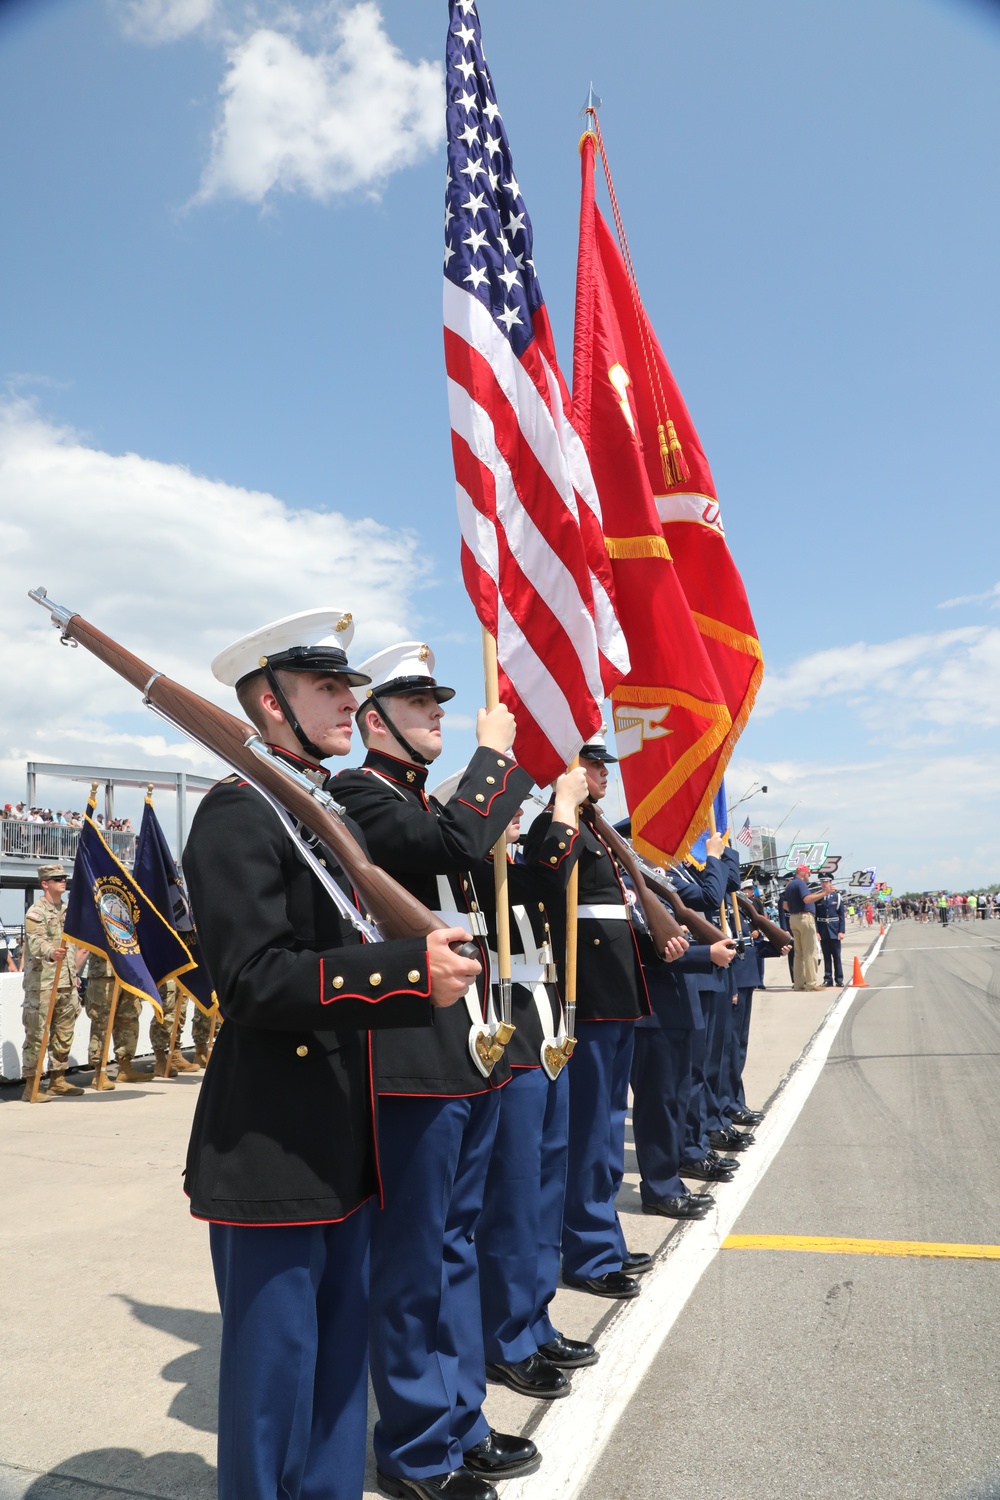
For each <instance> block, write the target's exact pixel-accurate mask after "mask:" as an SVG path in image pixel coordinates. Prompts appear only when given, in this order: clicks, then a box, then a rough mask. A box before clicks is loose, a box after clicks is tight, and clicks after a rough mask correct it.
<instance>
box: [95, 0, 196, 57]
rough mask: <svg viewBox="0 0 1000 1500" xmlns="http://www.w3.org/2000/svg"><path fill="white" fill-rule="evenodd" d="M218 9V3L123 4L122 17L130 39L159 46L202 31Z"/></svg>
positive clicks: (126, 0) (144, 0) (158, 0)
mask: <svg viewBox="0 0 1000 1500" xmlns="http://www.w3.org/2000/svg"><path fill="white" fill-rule="evenodd" d="M218 8H219V5H218V0H120V3H119V5H118V13H119V17H120V22H121V28H122V30H123V31H124V33H125V35H126V36H129V37H133V38H134V39H135V40H136V41H139V42H146V43H148V44H149V45H151V46H156V45H158V44H159V43H161V42H177V41H179V40H180V39H181V37H184V36H189V35H190V34H191V33H192V32H193V31H198V30H200V29H201V28H202V27H204V26H206V25H208V24H209V22H211V21H212V20H213V19H214V18H215V16H216V15H217V13H218Z"/></svg>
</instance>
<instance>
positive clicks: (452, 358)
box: [444, 0, 629, 785]
mask: <svg viewBox="0 0 1000 1500" xmlns="http://www.w3.org/2000/svg"><path fill="white" fill-rule="evenodd" d="M447 100H448V103H447V123H448V179H447V188H446V193H445V205H446V206H445V248H444V278H445V279H444V342H445V363H446V367H447V371H448V400H449V408H450V412H451V426H452V450H453V454H454V459H455V481H456V491H457V497H458V513H459V521H460V524H461V528H462V573H463V577H464V579H465V586H466V588H467V589H468V591H469V595H470V598H471V599H472V602H473V604H474V606H475V609H476V613H477V614H478V616H479V619H480V621H481V622H482V624H483V625H485V626H486V628H487V630H489V631H490V633H491V634H492V635H493V636H494V637H495V638H496V642H497V655H498V658H499V663H500V696H501V699H502V700H503V701H505V702H506V703H507V706H508V707H509V708H510V709H511V711H512V712H513V713H514V716H515V718H516V719H517V742H516V745H515V750H516V753H517V756H518V759H519V760H520V762H521V764H522V765H523V766H524V767H525V769H526V770H527V771H529V772H530V774H531V775H532V776H534V778H535V780H536V781H537V782H538V784H539V785H545V784H546V783H548V782H550V781H552V780H553V779H554V778H555V777H556V776H557V775H558V774H559V773H560V771H562V770H563V769H564V768H565V766H566V765H567V763H568V762H569V761H570V760H571V759H572V757H573V756H574V755H575V754H576V752H577V751H578V750H579V748H580V746H581V745H582V744H583V742H584V740H586V739H588V738H589V737H590V735H591V734H593V733H595V732H596V731H597V730H598V729H599V728H600V726H601V718H602V709H601V704H602V700H603V699H604V698H606V697H607V695H608V694H609V693H610V691H611V689H612V687H614V686H615V684H616V683H618V682H620V681H621V679H622V677H624V675H625V674H626V673H627V671H628V667H629V661H628V648H627V646H626V644H625V638H624V635H623V634H622V631H621V627H620V625H619V623H618V618H617V615H616V613H615V606H614V587H613V583H612V575H611V567H610V563H609V561H608V556H607V551H606V548H605V545H604V529H603V524H602V520H601V508H600V502H599V500H598V496H597V491H596V488H595V485H594V481H593V477H592V475H591V472H590V464H589V462H588V460H587V455H586V453H585V451H584V448H583V444H582V442H581V441H580V438H579V436H578V434H577V432H576V431H575V429H574V427H573V424H572V420H571V409H570V401H569V393H568V391H567V388H566V383H565V381H564V380H563V377H562V374H561V372H560V370H559V366H558V364H557V362H556V354H555V347H554V343H553V339H552V331H551V328H550V326H549V319H548V314H547V312H546V310H545V303H544V301H543V300H542V292H541V287H540V286H539V284H538V277H537V275H536V274H535V263H534V261H533V259H532V236H531V223H530V220H529V219H528V214H527V210H526V209H525V206H524V199H523V198H522V196H521V189H520V187H519V185H518V182H517V178H516V177H515V175H514V165H513V162H512V160H511V154H510V144H509V142H508V139H507V132H506V130H505V129H504V124H503V119H502V118H501V115H500V110H499V107H498V105H497V100H496V92H495V90H494V88H493V81H492V79H491V77H490V73H489V69H488V68H487V66H486V60H485V58H484V56H483V45H482V37H481V33H480V28H479V17H478V15H477V13H476V6H475V0H451V3H450V22H449V32H448V47H447Z"/></svg>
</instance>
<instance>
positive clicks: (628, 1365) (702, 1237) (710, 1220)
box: [503, 929, 891, 1500]
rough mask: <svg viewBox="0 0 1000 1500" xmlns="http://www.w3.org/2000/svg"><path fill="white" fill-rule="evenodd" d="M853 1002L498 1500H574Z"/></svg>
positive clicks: (809, 1053)
mask: <svg viewBox="0 0 1000 1500" xmlns="http://www.w3.org/2000/svg"><path fill="white" fill-rule="evenodd" d="M888 930H891V929H887V931H888ZM885 936H886V934H885V933H883V934H882V935H881V936H879V938H878V939H877V940H876V942H875V945H874V947H873V948H872V950H871V952H870V953H869V955H868V957H867V958H866V959H865V960H864V962H863V963H862V965H861V972H862V973H867V971H868V969H869V968H870V967H871V965H872V964H873V963H874V962H875V960H876V958H878V956H879V953H880V952H881V950H882V945H883V943H884V942H885ZM872 988H873V989H874V988H875V986H874V985H873V986H872ZM886 988H888V986H886ZM860 993H861V991H860V990H857V989H853V988H851V989H845V990H844V991H843V993H842V994H841V995H840V997H839V998H838V999H837V1000H836V1001H835V1003H834V1005H833V1006H832V1007H831V1009H830V1010H829V1011H828V1013H827V1016H826V1019H825V1020H824V1021H823V1023H822V1025H821V1026H820V1028H819V1030H818V1031H817V1032H816V1034H815V1035H814V1036H813V1038H812V1040H811V1041H810V1042H809V1043H808V1045H807V1047H806V1049H805V1051H804V1052H803V1053H802V1056H801V1057H800V1058H799V1060H798V1062H797V1063H796V1064H795V1065H794V1066H793V1068H792V1070H791V1071H790V1073H789V1074H788V1075H787V1077H786V1078H785V1080H784V1082H783V1083H782V1085H781V1087H780V1089H779V1091H778V1094H777V1096H776V1097H775V1099H774V1102H773V1103H772V1105H771V1107H770V1109H769V1110H768V1112H767V1115H766V1116H765V1118H764V1120H763V1121H762V1123H761V1124H760V1125H759V1126H757V1128H756V1129H755V1131H754V1134H755V1135H756V1137H757V1144H756V1145H755V1146H754V1148H753V1151H752V1152H751V1154H750V1155H749V1156H748V1157H744V1158H743V1162H742V1165H741V1167H740V1170H739V1172H738V1173H737V1174H736V1178H735V1180H734V1181H733V1182H731V1183H728V1184H726V1185H725V1186H724V1187H722V1188H721V1190H720V1189H719V1187H718V1186H716V1187H715V1189H714V1191H715V1192H716V1193H717V1195H718V1196H717V1199H716V1207H715V1208H714V1209H713V1210H712V1212H711V1213H710V1214H709V1215H708V1217H707V1218H705V1219H702V1220H701V1222H700V1223H689V1224H685V1225H683V1226H682V1228H680V1229H679V1230H678V1231H677V1232H676V1233H674V1234H673V1235H671V1237H670V1239H669V1241H668V1243H667V1245H666V1247H665V1251H664V1252H663V1258H662V1259H657V1262H656V1265H655V1266H654V1268H653V1270H652V1271H650V1272H649V1274H648V1275H646V1276H644V1277H643V1278H642V1294H641V1295H640V1296H639V1297H636V1298H635V1300H634V1301H632V1302H628V1303H624V1304H623V1305H622V1308H621V1311H620V1312H619V1313H618V1314H617V1316H616V1317H615V1318H614V1320H613V1321H612V1322H611V1323H610V1324H609V1326H608V1328H607V1330H606V1331H605V1333H604V1335H603V1336H602V1338H601V1341H600V1349H601V1359H600V1363H599V1364H597V1365H595V1366H594V1367H593V1368H591V1369H587V1370H575V1371H574V1372H573V1393H572V1395H571V1396H570V1397H569V1399H568V1400H565V1401H559V1402H556V1403H554V1404H553V1405H552V1406H551V1407H550V1408H549V1409H548V1410H547V1411H546V1413H545V1415H544V1416H543V1417H542V1420H541V1422H540V1423H539V1425H538V1427H537V1429H536V1430H535V1431H534V1432H533V1433H532V1438H533V1439H534V1440H535V1441H536V1442H537V1443H538V1446H539V1448H540V1449H541V1453H542V1468H541V1470H540V1472H539V1473H536V1474H535V1475H525V1476H524V1477H523V1478H521V1479H509V1480H507V1481H506V1482H505V1483H504V1486H503V1500H538V1497H539V1494H540V1493H543V1492H544V1494H545V1497H546V1500H573V1497H574V1496H575V1495H578V1494H579V1493H580V1491H581V1489H582V1488H583V1486H584V1485H585V1484H586V1482H587V1478H588V1476H589V1474H590V1472H591V1470H592V1469H593V1467H594V1465H595V1463H596V1462H597V1460H598V1458H599V1457H600V1455H601V1453H602V1452H603V1450H604V1447H605V1445H606V1444H607V1442H608V1439H609V1438H610V1437H611V1434H612V1433H613V1432H614V1430H615V1427H616V1426H617V1424H618V1421H619V1418H620V1417H621V1415H622V1413H623V1412H624V1411H625V1408H626V1407H627V1406H628V1403H629V1401H630V1399H631V1397H632V1395H633V1393H634V1392H635V1390H636V1388H637V1387H638V1385H639V1383H640V1381H641V1380H642V1378H643V1376H644V1375H645V1374H646V1371H647V1370H648V1369H649V1367H650V1365H651V1364H652V1363H653V1360H654V1359H655V1358H656V1356H657V1354H658V1353H659V1351H660V1348H661V1346H662V1344H663V1342H664V1340H665V1339H666V1336H667V1334H668V1333H669V1332H670V1330H671V1328H672V1327H673V1326H674V1323H675V1322H676V1321H677V1319H678V1317H679V1316H680V1313H681V1311H682V1309H683V1308H684V1305H685V1303H686V1302H687V1300H688V1298H689V1297H690V1295H691V1293H692V1292H693V1291H694V1289H695V1287H696V1286H697V1285H698V1282H699V1281H700V1280H701V1277H702V1276H703V1274H704V1273H705V1271H706V1270H707V1269H708V1267H709V1265H710V1264H711V1263H712V1261H713V1260H714V1259H715V1256H716V1255H717V1254H718V1251H719V1249H720V1247H721V1245H722V1242H723V1240H724V1239H725V1238H726V1235H727V1234H728V1233H729V1231H730V1229H732V1227H733V1225H734V1224H735V1222H736V1220H737V1219H738V1218H739V1216H740V1214H741V1213H742V1212H743V1209H744V1208H745V1207H746V1204H747V1202H748V1201H749V1199H750V1197H751V1195H752V1193H753V1191H754V1189H755V1188H756V1186H757V1184H758V1183H759V1182H760V1180H761V1178H762V1177H763V1176H764V1173H765V1172H766V1171H767V1169H768V1167H769V1166H770V1165H771V1163H772V1161H773V1160H774V1158H775V1157H776V1156H777V1154H778V1152H779V1151H780V1150H781V1147H782V1146H783V1145H784V1143H785V1139H786V1137H787V1136H788V1133H789V1131H790V1130H791V1128H792V1126H793V1125H794V1124H795V1121H796V1119H797V1118H798V1116H799V1113H800V1112H801V1110H802V1106H803V1105H804V1104H805V1102H806V1100H807V1099H808V1098H809V1095H810V1094H811V1092H812V1089H813V1085H814V1084H815V1082H816V1080H817V1078H818V1077H819V1075H820V1073H821V1071H822V1068H823V1064H824V1063H825V1062H826V1059H827V1057H828V1056H829V1054H830V1048H831V1047H832V1046H833V1041H834V1038H835V1037H836V1035H837V1032H838V1031H839V1030H840V1028H841V1025H842V1024H843V1021H844V1017H845V1016H846V1015H847V1012H848V1011H849V1010H850V1008H851V1006H852V1004H853V1003H854V999H855V996H856V995H858V994H860Z"/></svg>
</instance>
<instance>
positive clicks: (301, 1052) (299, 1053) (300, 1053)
mask: <svg viewBox="0 0 1000 1500" xmlns="http://www.w3.org/2000/svg"><path fill="white" fill-rule="evenodd" d="M295 1055H296V1057H308V1056H309V1048H308V1047H296V1049H295Z"/></svg>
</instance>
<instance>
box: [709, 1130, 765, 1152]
mask: <svg viewBox="0 0 1000 1500" xmlns="http://www.w3.org/2000/svg"><path fill="white" fill-rule="evenodd" d="M708 1139H709V1142H710V1143H711V1145H712V1146H713V1147H714V1148H715V1150H716V1151H749V1149H750V1147H751V1146H752V1145H753V1144H754V1137H753V1136H752V1135H750V1134H749V1133H747V1132H746V1131H743V1130H736V1129H735V1128H734V1129H732V1130H710V1131H709V1133H708Z"/></svg>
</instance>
